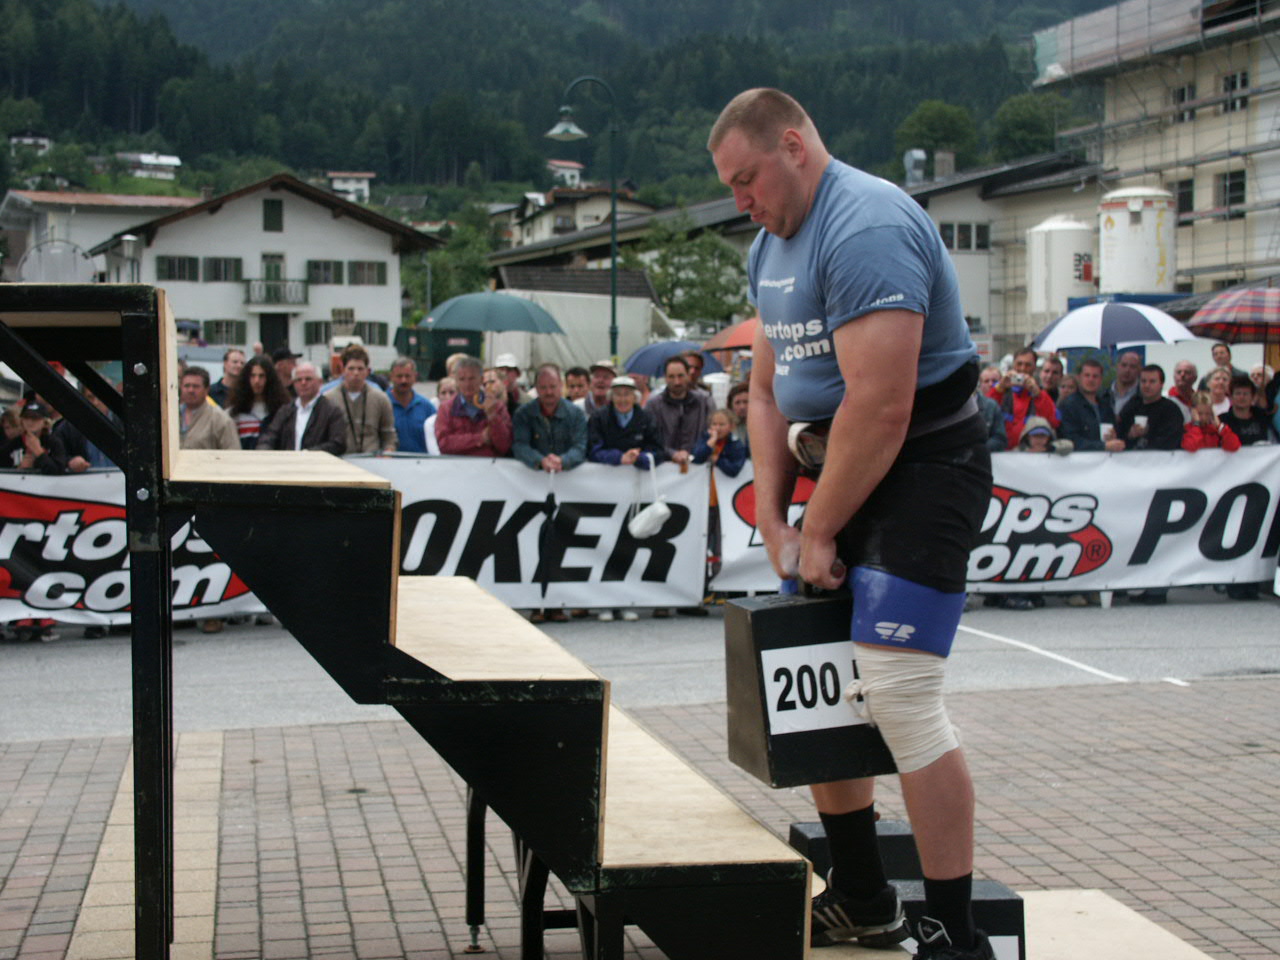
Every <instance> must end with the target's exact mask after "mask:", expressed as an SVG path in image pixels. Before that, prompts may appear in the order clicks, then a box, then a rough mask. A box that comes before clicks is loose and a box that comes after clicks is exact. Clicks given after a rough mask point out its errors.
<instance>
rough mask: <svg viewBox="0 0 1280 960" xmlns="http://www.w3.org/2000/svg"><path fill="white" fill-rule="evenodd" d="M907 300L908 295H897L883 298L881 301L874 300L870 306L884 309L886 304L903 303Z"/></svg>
mask: <svg viewBox="0 0 1280 960" xmlns="http://www.w3.org/2000/svg"><path fill="white" fill-rule="evenodd" d="M905 299H907V297H906V294H903V293H895V294H893V295H892V296H888V297H881V298H880V299H879V300H873V301H872V302H871V304H870V306H873V307H883V306H884V305H885V304H888V303H901V302H902V301H903V300H905Z"/></svg>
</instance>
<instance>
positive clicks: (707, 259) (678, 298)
mask: <svg viewBox="0 0 1280 960" xmlns="http://www.w3.org/2000/svg"><path fill="white" fill-rule="evenodd" d="M693 229H694V225H693V220H692V218H690V217H689V215H688V214H686V213H683V212H682V213H681V214H680V215H679V216H677V217H675V218H673V219H671V220H668V221H662V222H658V223H655V224H654V225H653V226H652V227H651V228H650V230H649V234H648V236H646V237H645V239H644V242H643V243H641V244H640V245H639V246H638V247H636V248H628V249H627V250H625V251H624V254H623V258H622V263H621V266H622V267H623V268H624V269H627V270H647V271H648V273H649V279H650V280H652V281H653V287H654V290H656V291H657V294H658V302H659V304H660V305H661V306H662V308H663V309H664V310H666V311H667V313H668V314H670V315H671V316H672V317H675V318H677V319H680V320H711V321H714V322H715V323H717V324H720V323H726V322H728V321H729V320H730V319H731V318H732V317H733V316H734V315H735V314H738V313H741V312H742V311H744V310H745V309H746V307H747V298H746V289H747V270H746V266H745V265H744V264H743V262H742V257H741V256H740V255H739V253H738V251H737V250H735V249H734V248H733V247H732V246H731V245H730V244H729V243H728V242H727V241H725V240H724V238H722V237H721V236H720V235H719V234H717V233H713V232H712V231H710V230H704V231H702V232H701V233H699V234H698V235H697V236H691V235H690V234H691V233H692V232H693Z"/></svg>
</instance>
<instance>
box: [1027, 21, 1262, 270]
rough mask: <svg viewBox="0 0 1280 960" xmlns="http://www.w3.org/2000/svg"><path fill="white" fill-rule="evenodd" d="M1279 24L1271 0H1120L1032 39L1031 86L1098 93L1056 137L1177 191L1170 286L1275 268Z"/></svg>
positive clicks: (1133, 177)
mask: <svg viewBox="0 0 1280 960" xmlns="http://www.w3.org/2000/svg"><path fill="white" fill-rule="evenodd" d="M1278 32H1280V0H1218V2H1205V3H1202V4H1199V5H1196V4H1194V3H1190V4H1189V3H1187V2H1186V0H1126V2H1124V3H1120V4H1117V5H1115V6H1113V7H1108V8H1106V9H1104V10H1099V11H1096V12H1094V13H1091V14H1087V15H1085V16H1081V17H1076V18H1075V19H1074V20H1069V21H1067V22H1065V23H1062V24H1059V25H1058V26H1056V27H1052V28H1049V29H1047V30H1042V31H1040V32H1039V33H1037V34H1036V35H1035V62H1036V69H1037V72H1038V74H1039V76H1038V79H1037V84H1038V85H1041V86H1048V85H1066V84H1071V85H1081V84H1089V85H1095V86H1099V85H1100V86H1101V89H1102V94H1103V96H1102V103H1103V108H1102V115H1101V116H1100V117H1099V118H1098V121H1097V122H1096V123H1094V124H1090V125H1088V126H1084V127H1079V128H1076V129H1073V130H1067V131H1063V132H1062V133H1061V134H1060V137H1061V145H1062V146H1063V147H1064V148H1065V149H1075V150H1082V151H1083V153H1084V155H1085V156H1086V157H1087V158H1088V160H1089V161H1090V162H1091V163H1093V164H1096V170H1097V174H1096V176H1097V182H1098V184H1099V185H1100V187H1101V188H1103V189H1105V190H1112V189H1117V188H1120V187H1132V186H1153V187H1163V188H1164V189H1166V190H1169V191H1170V192H1171V193H1173V194H1174V196H1175V197H1176V198H1177V201H1178V206H1177V213H1178V231H1177V245H1178V258H1177V281H1178V288H1179V289H1182V290H1186V291H1188V292H1190V291H1193V290H1194V291H1197V292H1198V291H1201V290H1206V289H1212V288H1214V287H1219V286H1227V285H1230V284H1232V283H1236V282H1239V281H1241V280H1247V279H1253V278H1255V277H1257V276H1261V275H1266V274H1269V273H1275V272H1277V271H1278V270H1280V152H1278V151H1280V96H1278V94H1280V36H1277V33H1278Z"/></svg>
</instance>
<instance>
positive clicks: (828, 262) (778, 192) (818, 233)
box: [708, 89, 993, 960]
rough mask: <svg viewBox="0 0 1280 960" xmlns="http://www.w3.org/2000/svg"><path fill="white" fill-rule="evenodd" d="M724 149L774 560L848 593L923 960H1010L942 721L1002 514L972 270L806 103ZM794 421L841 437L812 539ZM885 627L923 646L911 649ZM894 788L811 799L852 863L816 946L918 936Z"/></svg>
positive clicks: (768, 104) (824, 475) (759, 486)
mask: <svg viewBox="0 0 1280 960" xmlns="http://www.w3.org/2000/svg"><path fill="white" fill-rule="evenodd" d="M708 147H709V149H710V150H711V153H712V157H713V159H714V161H715V166H716V172H717V174H718V175H719V177H720V179H721V181H723V182H724V183H725V184H727V185H728V186H729V187H730V188H731V189H732V190H733V195H734V199H735V201H736V203H737V207H738V209H739V210H741V211H743V212H746V213H749V214H750V215H751V219H752V220H753V221H754V222H756V223H758V224H760V225H761V226H762V227H763V228H764V230H763V231H762V232H761V233H760V234H759V235H757V237H756V239H755V242H754V244H753V245H752V248H751V254H750V258H749V279H750V292H751V296H752V299H753V300H754V301H755V304H756V306H757V308H758V309H759V311H760V317H761V323H760V326H759V330H758V332H757V334H756V339H755V343H754V346H753V353H752V356H753V367H752V371H751V401H750V414H749V419H750V429H751V447H752V456H753V460H754V463H755V483H756V503H757V522H758V527H759V530H760V533H761V534H762V535H763V537H764V541H765V546H766V548H767V549H768V552H769V559H770V561H771V562H772V564H773V567H774V569H775V570H776V571H777V573H778V574H779V575H780V576H782V577H783V578H784V579H794V578H796V577H797V576H798V577H800V578H801V579H802V580H804V581H805V582H807V583H809V584H812V585H813V586H816V587H820V588H823V589H826V590H835V589H839V588H841V587H842V586H843V585H844V584H845V582H846V572H847V573H848V582H849V587H850V588H851V589H852V591H853V595H854V611H855V613H854V617H853V622H852V624H851V635H852V638H853V640H854V642H855V643H856V644H857V658H858V666H859V669H860V671H861V681H860V684H861V693H862V696H863V698H864V702H865V705H866V708H867V710H868V712H869V714H870V716H871V718H872V720H873V721H874V722H875V723H876V724H877V726H878V727H879V729H880V732H881V734H882V735H883V736H884V739H885V742H886V743H887V744H888V746H889V749H890V750H891V751H892V753H893V756H894V760H895V762H896V764H897V767H898V771H899V774H900V776H901V780H902V793H903V799H904V800H905V802H906V806H907V812H908V814H909V815H910V817H911V823H912V827H913V830H914V833H915V837H916V843H917V846H918V848H919V851H920V860H921V863H922V865H923V867H924V875H925V881H924V886H925V899H926V910H925V913H926V914H927V916H925V917H923V918H922V919H921V921H920V923H919V924H918V925H917V927H916V929H915V930H914V931H913V933H914V935H915V938H916V940H917V942H918V944H919V952H918V953H917V954H916V956H917V958H920V960H942V958H947V960H991V958H992V956H993V954H992V952H991V947H990V945H989V944H988V942H987V938H986V936H985V934H983V933H981V932H980V931H978V930H975V929H974V926H973V917H972V910H971V903H970V897H971V886H972V876H973V803H974V800H973V785H972V782H971V780H970V778H969V772H968V768H967V766H966V764H965V759H964V753H963V752H962V751H961V749H960V746H959V742H958V740H957V738H956V735H955V732H954V731H953V729H952V727H951V724H950V722H949V721H948V719H947V716H946V711H945V708H944V706H943V703H942V673H943V665H944V664H945V662H946V661H945V657H946V655H947V654H948V652H949V651H950V647H951V642H952V640H953V639H954V636H955V630H956V626H957V624H958V622H959V619H960V613H961V610H962V608H963V605H964V582H965V571H966V567H967V563H968V554H969V549H970V547H971V546H972V544H973V541H974V539H975V537H976V533H977V530H978V527H979V524H980V522H981V519H982V517H983V514H984V512H985V510H986V507H987V502H988V500H989V499H990V496H991V460H990V454H989V453H988V452H987V449H986V435H987V430H986V424H985V423H984V422H983V420H982V417H981V415H980V414H979V413H978V411H977V405H976V402H975V401H974V400H972V399H971V396H970V395H971V394H972V392H973V390H974V387H975V386H976V385H977V377H978V365H977V351H976V350H975V348H974V345H973V342H972V340H971V339H970V337H969V333H968V328H967V326H966V324H965V320H964V312H963V310H962V309H961V304H960V295H959V289H958V285H957V282H956V276H955V270H954V268H953V267H952V264H951V260H950V258H949V257H948V255H947V251H946V249H945V248H944V247H943V245H942V241H941V239H940V237H939V235H938V231H937V228H936V227H934V225H933V223H932V221H930V220H929V217H928V216H927V215H926V214H925V213H924V211H923V210H921V208H920V207H919V205H918V204H916V203H915V202H914V201H913V200H912V199H911V198H910V197H908V196H907V195H906V194H904V193H903V192H902V191H901V190H899V189H898V188H896V187H894V186H893V185H891V184H889V183H887V182H886V181H884V180H880V179H878V178H876V177H872V176H870V175H868V174H866V173H863V172H862V171H860V170H856V169H854V168H852V167H849V166H846V165H845V164H843V163H841V162H840V161H838V160H834V159H832V157H831V156H830V154H829V153H828V152H827V150H826V148H825V146H824V145H823V142H822V139H821V138H820V137H819V135H818V131H817V130H816V129H815V127H814V125H813V123H812V121H811V120H810V119H809V117H808V115H807V114H806V113H805V112H804V110H803V108H802V107H801V106H800V105H799V104H798V103H796V102H795V101H794V100H792V99H791V98H790V97H788V96H787V95H786V94H783V93H780V92H778V91H776V90H766V89H757V90H748V91H746V92H745V93H742V94H739V95H738V96H737V97H735V98H734V99H733V100H732V101H731V102H730V103H729V105H728V106H727V107H725V109H724V111H723V112H722V113H721V114H720V117H719V119H718V120H717V121H716V124H715V126H714V127H713V128H712V131H711V136H710V138H709V140H708ZM788 421H808V422H810V423H811V424H813V425H814V428H817V429H819V430H821V429H823V428H824V427H825V428H826V429H827V431H828V433H827V441H826V449H825V458H824V465H823V467H822V471H821V474H820V476H819V478H818V482H817V487H816V488H815V489H814V491H813V494H812V496H811V498H810V500H809V504H808V508H807V510H806V513H805V517H804V524H803V532H801V531H800V530H799V529H796V528H794V527H791V526H789V525H788V524H787V522H786V516H787V507H788V505H789V503H790V501H791V494H792V489H793V487H794V484H795V480H796V476H797V472H798V471H797V463H796V460H795V459H794V458H793V457H792V455H791V453H790V450H789V447H788V443H787V436H788V429H789V427H788ZM814 428H811V429H814ZM882 621H892V622H894V623H898V624H910V625H912V626H914V627H915V628H916V629H915V631H914V633H913V635H912V636H911V637H910V638H909V639H906V640H904V641H903V642H902V643H901V644H900V645H895V646H892V647H890V646H887V645H885V642H884V640H883V639H882V638H881V637H880V635H879V634H878V633H877V632H876V629H875V625H876V624H877V623H880V622H882ZM874 785H875V782H874V780H873V779H870V778H868V779H860V780H846V781H841V782H836V783H826V784H815V785H814V786H813V788H812V790H813V795H814V800H815V801H816V803H817V807H818V811H819V813H820V815H821V816H822V820H823V823H824V825H825V826H826V829H827V836H828V838H829V842H830V845H831V851H832V862H833V868H832V872H831V874H830V875H829V877H828V888H827V890H826V891H824V892H823V893H822V894H820V895H819V896H818V898H817V899H816V900H815V901H814V905H813V934H812V937H813V943H814V944H815V945H823V946H825V945H827V944H831V943H835V942H838V941H841V940H858V941H859V942H861V943H863V944H865V945H879V946H888V945H891V944H893V943H896V942H899V941H900V940H902V939H904V938H905V937H906V936H907V932H906V929H905V924H904V922H903V920H902V913H901V908H900V906H899V904H898V898H897V895H896V893H895V892H894V889H893V887H892V886H890V885H889V884H888V882H887V881H886V879H885V876H884V870H883V867H882V866H881V864H880V860H879V854H878V851H877V847H876V836H875V811H874V806H873V791H874Z"/></svg>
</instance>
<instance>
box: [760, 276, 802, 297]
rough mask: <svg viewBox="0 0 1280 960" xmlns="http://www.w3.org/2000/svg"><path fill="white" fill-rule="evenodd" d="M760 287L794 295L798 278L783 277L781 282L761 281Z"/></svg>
mask: <svg viewBox="0 0 1280 960" xmlns="http://www.w3.org/2000/svg"><path fill="white" fill-rule="evenodd" d="M760 286H761V287H771V288H773V289H776V290H781V291H782V292H783V293H794V292H795V289H796V278H795V277H794V276H790V277H783V278H782V279H781V280H761V281H760Z"/></svg>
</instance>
